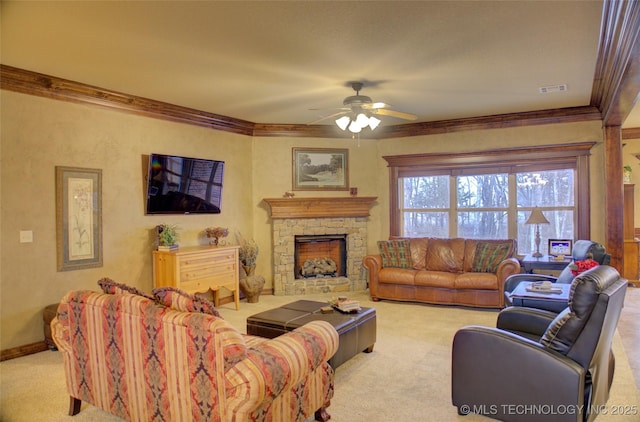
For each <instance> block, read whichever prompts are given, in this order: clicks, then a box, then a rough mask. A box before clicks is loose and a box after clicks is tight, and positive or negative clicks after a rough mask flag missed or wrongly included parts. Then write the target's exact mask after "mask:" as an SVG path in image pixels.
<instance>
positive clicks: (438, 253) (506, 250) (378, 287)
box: [362, 238, 520, 308]
mask: <svg viewBox="0 0 640 422" xmlns="http://www.w3.org/2000/svg"><path fill="white" fill-rule="evenodd" d="M392 243H393V244H392ZM407 243H408V245H407ZM378 246H379V249H380V252H381V253H380V254H376V255H367V256H365V257H364V259H363V260H362V265H363V266H364V267H365V268H366V269H367V270H368V273H369V274H368V281H369V291H370V295H371V299H372V300H374V301H378V300H380V299H391V300H400V301H412V302H424V303H435V304H455V305H465V306H474V307H483V308H502V307H503V305H504V282H505V280H506V278H507V277H509V276H510V275H512V274H517V273H519V272H520V263H519V261H518V260H517V259H516V258H515V256H516V250H517V247H516V242H515V240H513V239H506V240H479V239H462V238H455V239H439V238H411V239H402V238H391V239H390V240H389V241H381V242H378ZM405 247H408V249H409V250H408V251H406V249H405V251H406V252H405V253H406V254H410V257H404V256H403V248H405ZM387 249H390V250H394V251H395V252H398V251H399V253H397V254H396V255H397V256H395V258H398V256H400V257H401V258H406V259H395V260H394V259H393V258H394V257H393V256H391V257H390V256H387V255H386V253H387ZM501 256H502V257H501ZM385 258H386V259H385ZM384 261H386V262H384ZM385 264H386V265H385Z"/></svg>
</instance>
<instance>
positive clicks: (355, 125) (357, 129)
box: [349, 121, 362, 133]
mask: <svg viewBox="0 0 640 422" xmlns="http://www.w3.org/2000/svg"><path fill="white" fill-rule="evenodd" d="M361 130H362V126H360V125H359V124H358V122H356V121H352V122H351V124H350V125H349V132H351V133H360V131H361Z"/></svg>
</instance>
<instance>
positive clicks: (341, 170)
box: [293, 148, 349, 190]
mask: <svg viewBox="0 0 640 422" xmlns="http://www.w3.org/2000/svg"><path fill="white" fill-rule="evenodd" d="M293 190H349V150H348V149H331V148H293Z"/></svg>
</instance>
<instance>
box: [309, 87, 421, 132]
mask: <svg viewBox="0 0 640 422" xmlns="http://www.w3.org/2000/svg"><path fill="white" fill-rule="evenodd" d="M349 84H350V85H351V87H352V88H353V90H354V91H355V92H356V95H351V96H349V97H347V98H345V99H344V101H343V102H342V104H343V105H344V107H341V108H338V109H337V110H340V111H339V112H337V113H334V114H332V115H330V116H326V117H323V118H321V119H319V120H316V121H315V122H311V123H310V124H316V123H320V122H322V121H324V120H327V119H334V118H335V119H336V120H335V123H336V124H337V125H338V127H339V128H340V129H342V130H346V129H347V128H348V129H349V131H350V132H352V133H359V132H360V131H361V130H362V129H364V128H365V127H369V128H371V130H374V129H375V128H376V127H378V125H379V124H380V122H381V120H380V119H378V118H377V117H376V115H381V116H390V117H396V118H398V119H404V120H415V119H416V118H417V116H416V115H415V114H410V113H404V112H402V111H396V110H391V109H390V108H389V107H390V106H389V104H385V103H379V102H376V103H374V102H373V100H372V99H371V97H367V96H366V95H360V90H361V89H362V87H363V83H362V82H349Z"/></svg>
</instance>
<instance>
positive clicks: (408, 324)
mask: <svg viewBox="0 0 640 422" xmlns="http://www.w3.org/2000/svg"><path fill="white" fill-rule="evenodd" d="M330 297H331V295H313V296H304V297H291V296H285V297H283V296H262V297H261V298H260V302H259V303H256V304H249V303H244V302H242V303H241V307H240V310H239V311H236V310H235V309H234V307H233V305H232V304H227V305H224V306H222V307H221V313H222V314H223V316H224V317H225V318H226V319H227V320H229V321H230V322H231V323H232V324H234V325H235V326H236V327H237V328H238V329H240V330H241V331H243V332H244V331H245V323H246V318H247V316H249V315H251V314H254V313H257V312H261V311H263V310H266V309H270V308H273V307H276V306H280V305H282V304H285V303H288V302H291V301H293V300H297V299H309V300H320V301H325V300H327V299H329V298H330ZM351 297H353V298H356V299H358V300H360V301H361V302H362V305H364V306H370V307H375V308H376V312H377V316H378V318H377V323H378V336H377V337H378V338H377V342H376V345H375V348H374V351H373V353H370V354H366V353H361V354H360V355H358V356H356V357H354V358H353V359H351V360H349V361H348V362H346V363H345V364H343V365H342V366H340V367H339V368H338V369H337V370H336V389H335V396H334V398H333V400H332V403H331V406H330V407H329V413H330V414H331V415H332V419H331V420H332V421H337V422H353V421H356V422H357V421H400V422H404V421H423V420H430V421H466V422H473V421H488V420H490V419H488V418H485V417H482V416H477V415H469V416H465V417H462V416H458V414H457V411H456V408H455V407H453V406H452V405H451V382H450V374H451V363H450V356H451V342H452V339H453V335H454V333H455V332H456V330H457V329H458V328H460V327H462V326H464V325H468V324H478V325H487V326H493V325H495V319H496V312H495V311H490V310H472V309H467V308H459V307H447V306H429V305H418V304H409V303H397V302H388V301H382V302H375V303H374V302H370V301H369V299H368V296H367V294H366V293H365V292H359V293H353V294H351ZM614 352H615V354H616V376H615V379H614V383H613V387H612V394H611V398H610V400H609V405H610V406H613V405H627V406H633V405H636V406H637V405H638V404H640V394H639V392H638V390H637V388H636V386H635V383H634V380H633V377H632V375H631V371H630V368H629V363H628V361H627V358H626V355H625V354H624V350H623V347H622V343H621V340H620V338H619V336H618V335H616V336H615V338H614ZM496 376H499V374H496ZM0 381H1V384H0V387H1V390H0V420H1V421H3V422H32V421H73V422H86V421H100V422H102V421H117V420H120V419H118V418H115V417H113V416H111V415H109V414H107V413H105V412H103V411H101V410H98V409H96V408H95V407H93V406H91V405H86V404H83V406H82V410H81V412H80V413H79V414H78V415H77V416H75V417H73V418H71V417H69V416H67V410H68V404H69V398H68V395H67V393H66V386H65V382H64V375H63V367H62V358H61V356H60V354H59V353H57V352H43V353H38V354H35V355H31V356H26V357H23V358H18V359H12V360H9V361H5V362H2V363H0ZM610 409H611V410H613V409H614V408H613V407H610ZM638 412H640V410H638ZM598 420H599V421H612V422H625V421H640V414H638V413H636V414H635V415H626V416H617V415H615V416H614V415H601V416H600V417H599V418H598Z"/></svg>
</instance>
